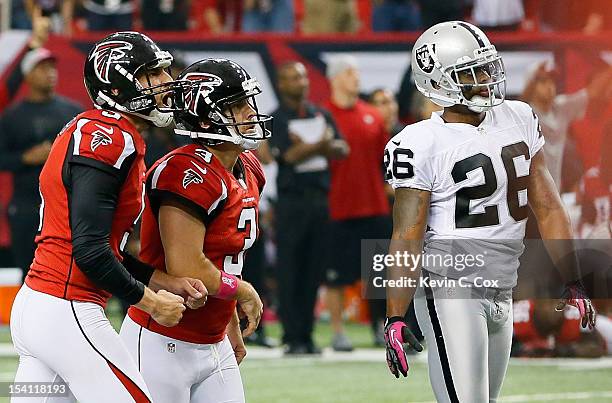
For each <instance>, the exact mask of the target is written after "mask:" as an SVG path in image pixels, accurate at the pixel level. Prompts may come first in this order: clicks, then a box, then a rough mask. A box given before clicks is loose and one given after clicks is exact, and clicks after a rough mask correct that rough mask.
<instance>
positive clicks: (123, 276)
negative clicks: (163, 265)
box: [72, 240, 144, 305]
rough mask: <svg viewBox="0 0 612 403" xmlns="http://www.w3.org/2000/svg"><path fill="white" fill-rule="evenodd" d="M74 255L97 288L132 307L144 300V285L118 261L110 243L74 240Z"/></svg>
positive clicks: (80, 267)
mask: <svg viewBox="0 0 612 403" xmlns="http://www.w3.org/2000/svg"><path fill="white" fill-rule="evenodd" d="M72 254H73V257H74V261H75V262H76V264H77V265H78V266H79V269H81V271H82V272H83V274H85V275H86V276H87V278H88V279H89V280H91V282H93V283H94V284H95V285H96V286H98V287H100V288H102V289H104V290H106V291H108V292H110V293H111V294H113V295H114V296H116V297H119V298H121V299H123V300H125V301H126V302H128V303H129V304H130V305H133V304H136V303H138V302H139V301H140V300H141V299H142V296H143V295H144V284H143V283H141V282H140V281H138V280H137V279H135V278H134V277H132V276H131V275H130V273H129V272H128V271H127V270H126V269H125V267H123V265H122V264H121V263H120V262H119V261H118V260H117V258H116V257H115V255H114V254H113V252H112V251H111V249H110V246H109V245H108V241H106V242H105V241H104V240H102V241H97V240H89V241H87V240H85V241H79V240H73V250H72Z"/></svg>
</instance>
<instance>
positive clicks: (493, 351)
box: [414, 271, 512, 403]
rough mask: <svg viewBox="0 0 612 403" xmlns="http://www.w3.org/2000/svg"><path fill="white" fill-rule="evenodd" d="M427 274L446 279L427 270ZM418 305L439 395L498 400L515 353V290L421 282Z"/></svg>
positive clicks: (473, 402)
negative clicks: (511, 355)
mask: <svg viewBox="0 0 612 403" xmlns="http://www.w3.org/2000/svg"><path fill="white" fill-rule="evenodd" d="M422 276H423V277H427V276H429V277H430V278H431V279H436V280H439V279H443V277H441V276H439V275H437V274H434V273H428V272H426V271H423V273H422ZM414 308H415V311H416V316H417V320H418V322H419V326H420V327H421V331H422V332H423V335H424V336H425V340H426V341H427V359H428V363H429V380H430V382H431V386H432V388H433V391H434V394H435V396H436V400H437V401H438V402H452V403H456V402H461V403H488V402H495V401H496V399H497V397H498V396H499V393H500V390H501V386H502V383H503V380H504V376H505V374H506V368H507V366H508V360H509V358H510V347H511V344H512V290H496V289H492V288H481V289H479V290H478V291H477V290H470V289H469V288H464V287H460V286H458V285H457V286H456V287H453V286H450V287H449V286H443V287H432V288H429V287H419V288H418V289H417V291H416V294H415V298H414Z"/></svg>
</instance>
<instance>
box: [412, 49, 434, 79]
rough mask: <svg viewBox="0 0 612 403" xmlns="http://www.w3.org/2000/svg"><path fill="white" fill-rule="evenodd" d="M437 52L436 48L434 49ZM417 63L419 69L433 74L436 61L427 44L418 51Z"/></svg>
mask: <svg viewBox="0 0 612 403" xmlns="http://www.w3.org/2000/svg"><path fill="white" fill-rule="evenodd" d="M432 49H434V50H435V48H433V47H432ZM416 61H417V64H418V65H419V68H420V69H421V70H423V72H425V73H431V72H432V71H433V68H434V60H433V57H431V54H430V53H429V46H428V45H427V44H425V45H423V46H421V47H420V48H418V49H417V50H416Z"/></svg>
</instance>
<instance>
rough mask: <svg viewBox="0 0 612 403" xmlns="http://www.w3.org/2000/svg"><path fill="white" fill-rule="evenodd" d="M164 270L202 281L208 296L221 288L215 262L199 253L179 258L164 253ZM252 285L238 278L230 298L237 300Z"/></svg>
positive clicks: (212, 295) (217, 292)
mask: <svg viewBox="0 0 612 403" xmlns="http://www.w3.org/2000/svg"><path fill="white" fill-rule="evenodd" d="M166 270H167V271H168V274H170V275H172V276H175V277H190V278H194V279H198V280H200V281H202V283H204V285H205V286H206V289H207V290H208V293H209V294H208V295H209V296H210V297H215V296H216V295H218V294H219V292H220V291H221V288H222V279H221V277H222V272H221V270H220V269H219V268H217V266H215V264H214V263H213V262H212V261H210V259H208V258H207V257H206V255H204V254H203V253H201V254H200V255H199V256H194V257H188V258H185V256H182V257H181V259H180V260H178V259H169V257H168V255H166ZM252 289H253V286H252V285H251V284H249V283H247V282H246V281H244V280H239V279H238V284H237V290H236V291H235V293H234V295H233V296H232V298H230V299H234V300H238V301H240V300H241V299H244V298H246V297H247V296H248V295H250V294H252Z"/></svg>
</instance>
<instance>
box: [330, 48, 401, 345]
mask: <svg viewBox="0 0 612 403" xmlns="http://www.w3.org/2000/svg"><path fill="white" fill-rule="evenodd" d="M327 77H328V79H329V82H330V86H331V97H330V99H329V101H327V103H326V104H325V105H324V107H325V108H327V109H328V110H329V111H330V112H331V114H332V116H333V118H334V120H335V121H336V124H337V126H338V128H339V130H340V132H341V133H342V134H343V136H344V138H345V140H346V141H347V142H348V145H349V147H350V150H351V152H350V154H349V156H348V157H347V158H345V159H343V160H335V161H332V162H331V166H330V168H331V186H330V191H329V212H330V218H331V220H332V236H333V238H332V240H333V243H334V245H333V248H331V250H332V251H333V256H332V257H331V259H330V264H331V267H329V268H328V269H327V270H326V273H325V281H326V284H327V285H328V292H327V296H328V298H327V304H328V306H329V310H330V314H331V324H332V329H333V330H334V333H335V335H334V338H333V341H332V347H333V348H334V350H336V351H351V350H352V349H353V346H352V343H351V341H350V340H349V339H348V338H347V337H346V335H345V334H344V330H343V326H342V306H343V298H342V296H343V291H344V286H347V285H350V284H353V283H354V282H355V281H357V280H358V279H359V273H360V256H361V253H360V249H361V240H362V239H383V238H385V237H387V236H388V234H389V232H390V231H391V220H390V217H389V201H388V199H387V195H386V192H385V184H384V175H383V172H382V165H381V162H380V161H382V158H383V153H384V149H385V144H386V142H387V141H388V140H389V133H388V132H387V130H386V129H385V124H384V121H383V119H382V118H381V116H380V114H379V113H378V111H377V110H376V109H375V108H374V107H372V106H371V105H369V104H367V103H366V102H363V101H361V100H360V99H359V71H358V69H357V62H356V60H355V59H354V58H353V57H352V56H348V55H347V56H338V57H335V58H333V59H332V60H330V62H329V63H328V65H327Z"/></svg>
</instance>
